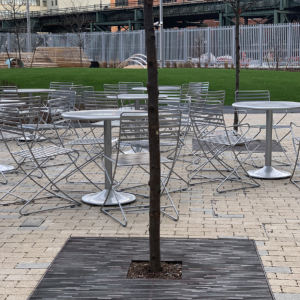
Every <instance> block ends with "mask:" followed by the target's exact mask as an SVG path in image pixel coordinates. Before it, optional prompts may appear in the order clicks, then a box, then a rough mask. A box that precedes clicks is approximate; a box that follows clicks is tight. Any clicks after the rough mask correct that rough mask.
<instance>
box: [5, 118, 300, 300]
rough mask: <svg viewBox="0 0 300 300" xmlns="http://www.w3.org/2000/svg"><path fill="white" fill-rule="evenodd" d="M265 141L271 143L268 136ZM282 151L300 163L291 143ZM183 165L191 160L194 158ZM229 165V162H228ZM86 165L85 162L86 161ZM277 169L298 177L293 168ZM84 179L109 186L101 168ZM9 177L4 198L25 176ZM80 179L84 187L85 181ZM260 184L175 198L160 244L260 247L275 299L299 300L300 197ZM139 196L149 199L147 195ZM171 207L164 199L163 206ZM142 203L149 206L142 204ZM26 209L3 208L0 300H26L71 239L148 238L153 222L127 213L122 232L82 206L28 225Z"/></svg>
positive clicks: (28, 187) (209, 187)
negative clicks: (223, 242)
mask: <svg viewBox="0 0 300 300" xmlns="http://www.w3.org/2000/svg"><path fill="white" fill-rule="evenodd" d="M275 117H278V116H277V115H275ZM226 118H227V120H228V124H231V123H232V116H231V115H226ZM247 121H248V122H249V123H250V124H254V123H261V124H263V123H264V122H265V115H263V114H254V115H249V116H248V119H247ZM291 121H294V122H296V123H298V124H300V116H299V115H298V114H290V115H288V117H287V118H286V119H285V121H284V122H285V124H289V123H290V122H291ZM282 134H283V132H280V135H282ZM261 138H262V139H263V138H264V133H262V135H261ZM188 143H189V144H190V145H191V143H192V141H191V137H189V138H188ZM283 145H284V147H285V149H286V150H287V151H288V154H289V156H290V157H291V158H292V160H293V161H294V160H295V155H294V152H293V148H292V140H291V136H290V135H289V137H288V138H286V139H285V140H284V142H283ZM0 151H1V160H0V163H13V162H12V159H11V158H10V156H9V154H8V152H7V151H6V150H5V147H4V145H3V144H1V145H0ZM185 154H188V152H187V151H186V152H185ZM273 157H274V158H276V159H279V160H280V159H281V160H284V159H285V158H284V157H283V154H282V153H281V152H276V153H274V155H273ZM184 158H185V159H186V160H188V159H189V157H188V156H187V155H185V156H184ZM225 158H226V159H229V160H230V157H229V154H226V155H225ZM81 159H82V160H83V159H84V155H82V158H81ZM255 160H256V162H257V163H261V164H263V162H264V159H263V155H262V154H257V155H255ZM186 166H187V163H186V162H182V161H178V163H177V165H176V170H177V171H178V172H180V173H181V174H183V176H184V177H185V178H186V176H187V171H186ZM59 168H61V167H52V172H53V173H55V172H58V170H59ZM246 168H247V169H248V170H249V169H252V168H253V167H251V166H250V165H247V166H246ZM278 168H282V169H284V170H287V171H288V170H291V167H289V166H280V167H278ZM85 171H86V172H88V171H90V172H94V173H97V174H91V177H92V178H94V179H97V180H103V179H104V176H103V174H102V173H100V171H99V169H97V168H96V167H95V166H94V165H90V166H88V167H87V168H86V169H85ZM121 173H122V172H121ZM122 174H124V172H123V173H122ZM122 174H121V175H122ZM7 176H8V179H9V184H8V185H6V186H4V185H2V186H0V191H1V192H3V191H5V190H7V189H8V188H9V187H10V186H12V185H13V184H14V183H16V182H17V181H18V180H19V179H20V178H22V175H21V174H8V175H7ZM75 177H76V178H78V179H80V176H79V175H76V176H74V178H75ZM120 178H121V177H120ZM128 180H129V181H130V182H131V183H140V182H143V183H147V176H146V175H145V174H144V173H143V172H142V171H141V170H138V169H136V171H135V172H133V173H131V174H130V176H129V177H128ZM174 182H175V183H174ZM174 182H173V183H171V186H174V187H177V185H180V183H178V182H176V181H175V180H174ZM258 182H259V183H260V185H261V186H260V187H259V188H253V189H244V190H239V191H232V192H227V193H224V194H219V193H217V192H216V186H217V184H216V182H211V183H206V184H197V185H194V186H191V187H189V189H188V190H186V191H182V192H176V193H173V194H172V199H173V201H174V203H175V206H176V208H177V209H178V211H179V215H180V217H179V220H178V221H177V222H174V221H172V220H171V219H169V218H167V217H165V216H162V221H161V236H162V237H177V238H202V237H203V238H212V239H217V238H222V237H223V238H226V237H230V238H232V237H235V238H248V239H254V240H255V241H256V244H257V248H258V250H259V253H260V257H261V261H262V263H263V266H264V267H265V270H266V274H267V276H268V279H269V283H270V286H271V289H272V291H273V293H275V296H276V299H278V300H282V299H290V300H294V299H300V251H299V250H300V230H299V229H300V206H299V198H300V196H299V194H300V191H299V190H298V188H297V187H295V186H294V185H293V184H292V183H290V181H289V179H284V180H269V181H267V180H258ZM232 185H233V184H232ZM233 186H234V185H233ZM68 188H69V189H71V190H78V191H75V192H72V194H73V195H74V196H75V197H76V198H77V199H78V200H79V199H80V198H81V196H82V195H84V193H87V192H88V191H96V190H97V189H96V188H95V187H92V186H90V185H87V184H69V185H68ZM36 190H37V188H36V187H35V186H34V185H33V184H32V183H31V182H30V181H27V182H25V184H24V185H23V186H22V187H21V188H20V189H19V192H20V193H21V194H22V195H24V197H29V196H30V195H33V194H34V192H35V191H36ZM138 191H139V192H142V193H143V192H145V191H144V190H143V189H142V188H139V190H138ZM165 201H166V200H165V198H163V201H162V202H163V203H164V202H165ZM53 202H54V204H55V205H56V204H57V203H58V202H57V201H56V200H50V199H44V200H38V201H36V203H35V204H34V205H33V207H34V208H37V207H47V206H50V205H53V204H52V203H53ZM137 202H139V203H146V202H147V201H146V200H145V199H144V198H141V197H139V198H138V201H137ZM19 208H20V204H13V205H9V206H0V300H17V299H18V300H19V299H20V300H21V299H22V300H24V299H27V298H28V296H29V295H30V294H31V293H32V291H33V290H34V288H35V287H36V285H37V284H38V282H39V280H40V279H41V278H42V276H43V274H44V273H45V272H46V269H47V266H48V265H49V264H50V263H51V262H52V261H53V259H54V258H55V256H56V255H57V254H58V252H59V251H60V250H61V248H62V247H63V245H64V243H65V242H66V240H67V239H68V238H69V237H70V236H82V237H85V236H93V237H109V236H113V237H118V236H119V237H147V236H148V229H149V226H148V220H147V219H148V215H147V212H145V211H139V212H132V213H127V214H126V216H127V219H128V225H127V227H122V226H121V225H119V224H118V223H117V222H115V221H114V220H113V219H112V218H110V217H108V216H106V215H104V214H103V213H100V209H99V207H96V206H88V205H82V206H81V207H76V208H72V209H65V210H54V211H48V212H44V213H39V214H33V215H29V216H22V217H21V216H20V215H19V212H18V209H19ZM116 214H117V215H120V214H119V213H116ZM38 218H42V219H43V223H42V224H41V225H40V226H39V227H20V225H21V224H22V223H23V222H24V221H25V220H26V219H38Z"/></svg>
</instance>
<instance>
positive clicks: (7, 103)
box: [0, 101, 26, 107]
mask: <svg viewBox="0 0 300 300" xmlns="http://www.w3.org/2000/svg"><path fill="white" fill-rule="evenodd" d="M23 105H26V103H25V102H20V101H15V102H3V101H0V107H8V106H15V107H16V106H23Z"/></svg>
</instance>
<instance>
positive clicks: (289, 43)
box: [287, 23, 292, 59]
mask: <svg viewBox="0 0 300 300" xmlns="http://www.w3.org/2000/svg"><path fill="white" fill-rule="evenodd" d="M287 46H288V49H287V59H289V58H291V57H292V24H291V23H289V30H288V45H287Z"/></svg>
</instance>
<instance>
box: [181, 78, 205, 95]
mask: <svg viewBox="0 0 300 300" xmlns="http://www.w3.org/2000/svg"><path fill="white" fill-rule="evenodd" d="M201 91H202V83H201V82H199V83H196V84H193V85H190V83H184V84H182V86H181V95H180V97H181V98H184V97H191V98H192V99H194V98H196V97H197V94H198V93H200V92H201Z"/></svg>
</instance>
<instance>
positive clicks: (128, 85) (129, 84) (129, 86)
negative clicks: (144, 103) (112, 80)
mask: <svg viewBox="0 0 300 300" xmlns="http://www.w3.org/2000/svg"><path fill="white" fill-rule="evenodd" d="M119 85H121V86H123V85H126V88H127V93H128V94H143V91H136V90H133V89H132V88H135V87H144V84H143V83H142V82H130V81H120V82H119Z"/></svg>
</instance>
